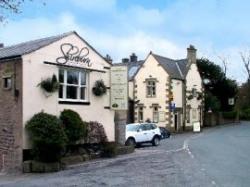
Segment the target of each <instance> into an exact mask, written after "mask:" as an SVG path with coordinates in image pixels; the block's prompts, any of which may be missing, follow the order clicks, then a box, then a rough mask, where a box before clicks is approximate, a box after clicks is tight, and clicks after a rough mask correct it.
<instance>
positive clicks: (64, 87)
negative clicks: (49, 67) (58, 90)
mask: <svg viewBox="0 0 250 187" xmlns="http://www.w3.org/2000/svg"><path fill="white" fill-rule="evenodd" d="M60 70H62V71H63V76H64V77H63V83H61V82H60V78H59V84H60V86H63V94H62V96H63V98H60V97H59V94H58V100H59V101H69V102H89V71H86V70H78V69H69V68H60V69H59V70H58V74H60ZM68 71H76V72H78V84H69V83H67V75H68ZM83 72H84V73H85V74H86V84H85V85H81V73H83ZM59 76H60V75H59ZM59 76H58V77H59ZM67 86H75V87H77V99H68V98H67ZM81 88H85V99H81V98H80V97H81V92H80V90H81Z"/></svg>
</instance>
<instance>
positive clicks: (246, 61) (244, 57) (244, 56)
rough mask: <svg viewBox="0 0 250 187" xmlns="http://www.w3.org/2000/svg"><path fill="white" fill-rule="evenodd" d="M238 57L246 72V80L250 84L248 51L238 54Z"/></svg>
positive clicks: (249, 55)
mask: <svg viewBox="0 0 250 187" xmlns="http://www.w3.org/2000/svg"><path fill="white" fill-rule="evenodd" d="M240 56H241V60H242V62H243V64H244V67H245V70H246V72H247V76H248V78H247V80H248V82H250V51H249V50H248V51H247V52H240Z"/></svg>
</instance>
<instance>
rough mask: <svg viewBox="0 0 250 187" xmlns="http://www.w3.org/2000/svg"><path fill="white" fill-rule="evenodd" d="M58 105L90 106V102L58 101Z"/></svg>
mask: <svg viewBox="0 0 250 187" xmlns="http://www.w3.org/2000/svg"><path fill="white" fill-rule="evenodd" d="M58 103H59V104H66V105H90V102H87V101H58Z"/></svg>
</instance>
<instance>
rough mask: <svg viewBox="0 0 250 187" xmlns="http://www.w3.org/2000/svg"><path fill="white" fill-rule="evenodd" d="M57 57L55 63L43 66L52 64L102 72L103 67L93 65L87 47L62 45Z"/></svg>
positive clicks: (98, 64) (91, 56)
mask: <svg viewBox="0 0 250 187" xmlns="http://www.w3.org/2000/svg"><path fill="white" fill-rule="evenodd" d="M58 50H59V51H58V56H57V57H56V58H55V62H47V61H45V62H44V63H45V64H52V65H58V66H65V67H73V68H74V67H76V68H83V69H89V70H96V71H103V65H101V64H100V63H97V62H96V61H94V62H95V63H93V60H92V59H91V58H93V53H92V54H91V53H90V52H91V50H90V49H89V47H88V46H76V45H74V44H71V43H63V44H61V46H60V49H58Z"/></svg>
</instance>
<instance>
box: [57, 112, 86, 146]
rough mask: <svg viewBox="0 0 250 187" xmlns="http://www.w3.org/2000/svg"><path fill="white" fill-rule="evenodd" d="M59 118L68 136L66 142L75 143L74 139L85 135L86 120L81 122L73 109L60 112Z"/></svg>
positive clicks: (76, 139)
mask: <svg viewBox="0 0 250 187" xmlns="http://www.w3.org/2000/svg"><path fill="white" fill-rule="evenodd" d="M60 119H61V121H62V123H63V127H64V131H65V133H66V135H67V138H68V144H71V145H72V144H75V143H76V141H78V140H80V139H82V138H84V137H86V135H87V131H86V129H87V128H86V125H87V124H86V122H83V121H82V119H81V117H80V116H79V114H78V113H77V112H75V111H73V110H64V111H62V112H61V115H60Z"/></svg>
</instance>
